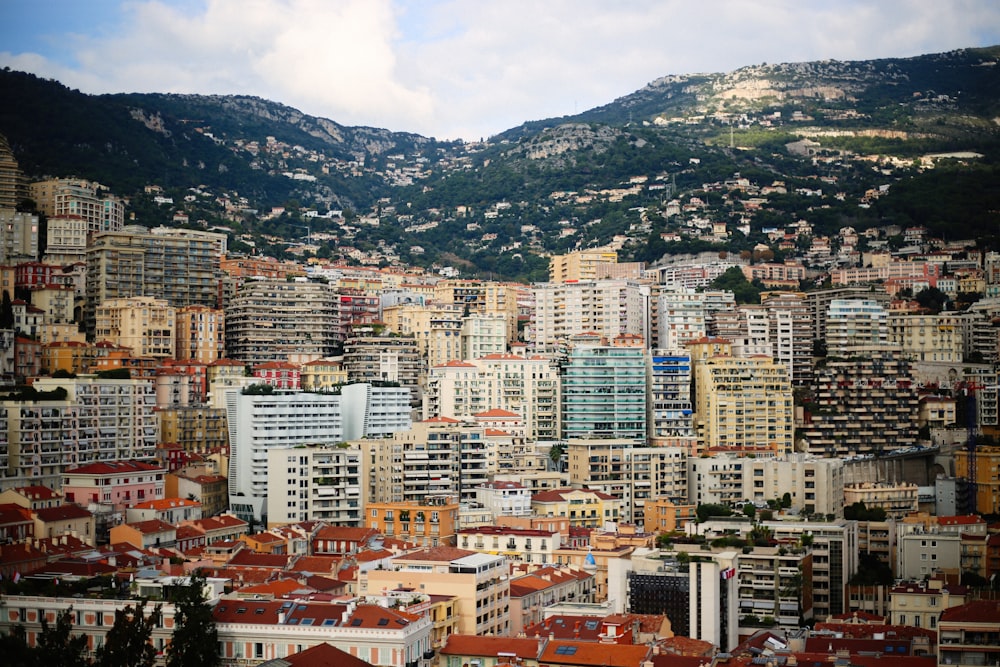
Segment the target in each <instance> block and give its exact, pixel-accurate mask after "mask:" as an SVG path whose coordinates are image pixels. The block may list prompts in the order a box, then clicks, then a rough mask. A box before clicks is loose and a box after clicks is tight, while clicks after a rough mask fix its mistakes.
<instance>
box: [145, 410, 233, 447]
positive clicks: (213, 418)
mask: <svg viewBox="0 0 1000 667" xmlns="http://www.w3.org/2000/svg"><path fill="white" fill-rule="evenodd" d="M156 414H157V416H158V417H159V419H160V442H173V443H177V444H178V445H180V446H181V448H182V449H183V450H184V451H186V452H198V453H208V452H215V451H221V450H223V449H225V448H227V447H228V446H229V430H228V427H227V421H226V411H225V410H223V409H222V408H209V407H201V406H194V407H168V408H163V409H160V410H157V412H156Z"/></svg>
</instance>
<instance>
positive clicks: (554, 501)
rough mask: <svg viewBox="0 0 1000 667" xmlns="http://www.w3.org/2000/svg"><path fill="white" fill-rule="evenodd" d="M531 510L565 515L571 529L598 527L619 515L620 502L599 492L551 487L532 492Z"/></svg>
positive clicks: (556, 515)
mask: <svg viewBox="0 0 1000 667" xmlns="http://www.w3.org/2000/svg"><path fill="white" fill-rule="evenodd" d="M531 510H532V512H533V513H534V514H535V516H538V517H565V518H568V519H569V525H570V527H571V528H599V527H601V526H603V525H604V524H605V523H606V522H609V521H612V522H617V521H618V520H619V519H620V518H621V515H622V501H621V499H620V498H616V497H615V496H612V495H610V494H607V493H604V492H603V491H594V490H591V489H553V490H551V491H539V492H538V493H536V494H534V495H533V496H532V497H531Z"/></svg>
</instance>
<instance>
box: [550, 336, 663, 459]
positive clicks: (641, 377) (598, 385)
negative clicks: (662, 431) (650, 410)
mask: <svg viewBox="0 0 1000 667" xmlns="http://www.w3.org/2000/svg"><path fill="white" fill-rule="evenodd" d="M646 365H647V356H646V350H645V348H644V347H643V345H642V338H640V337H636V336H631V335H620V336H616V337H615V338H614V340H613V341H612V342H611V344H607V343H604V342H603V341H601V340H595V339H594V338H593V337H583V336H578V337H575V338H574V340H573V347H572V349H571V350H570V351H569V358H568V360H567V363H566V365H565V367H564V368H563V375H562V416H563V419H562V424H563V425H562V434H563V437H564V438H566V439H579V438H631V439H633V440H635V441H637V442H645V439H646V436H647V419H646V418H647V414H646V396H647V391H646V374H647V370H646Z"/></svg>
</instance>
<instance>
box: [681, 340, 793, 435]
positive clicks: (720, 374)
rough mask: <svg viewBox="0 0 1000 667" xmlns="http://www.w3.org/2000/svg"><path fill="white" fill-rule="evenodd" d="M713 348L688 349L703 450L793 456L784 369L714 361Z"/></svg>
mask: <svg viewBox="0 0 1000 667" xmlns="http://www.w3.org/2000/svg"><path fill="white" fill-rule="evenodd" d="M715 347H716V342H715V340H714V339H703V340H701V341H694V342H692V343H690V344H689V349H690V350H691V353H692V357H693V358H694V359H696V360H697V361H696V363H695V365H694V387H695V400H694V404H695V420H696V424H697V428H698V429H699V432H700V438H701V440H702V441H703V442H704V444H705V446H706V447H741V448H749V449H761V450H767V449H777V451H792V445H793V434H794V423H793V413H792V388H791V384H790V383H789V380H788V368H787V367H786V366H785V365H783V364H779V363H777V362H775V361H774V360H773V359H771V358H770V357H763V356H757V357H750V358H740V357H733V356H728V355H727V354H721V355H717V354H714V353H713V352H712V351H711V350H714V349H715ZM727 349H728V348H727Z"/></svg>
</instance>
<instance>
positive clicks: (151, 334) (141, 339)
mask: <svg viewBox="0 0 1000 667" xmlns="http://www.w3.org/2000/svg"><path fill="white" fill-rule="evenodd" d="M174 312H175V311H174V308H172V307H170V305H168V303H167V301H166V299H154V298H152V297H147V296H134V297H129V298H125V299H108V300H107V301H105V302H103V303H101V304H100V305H99V306H97V310H96V313H95V320H96V325H95V337H96V340H99V341H105V340H106V341H111V342H112V343H115V344H116V345H121V346H124V347H128V348H131V349H132V351H133V354H134V355H135V356H137V357H164V358H166V357H169V358H173V356H174V352H175V349H174V348H175V346H174V340H175V331H176V328H175V322H174Z"/></svg>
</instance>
